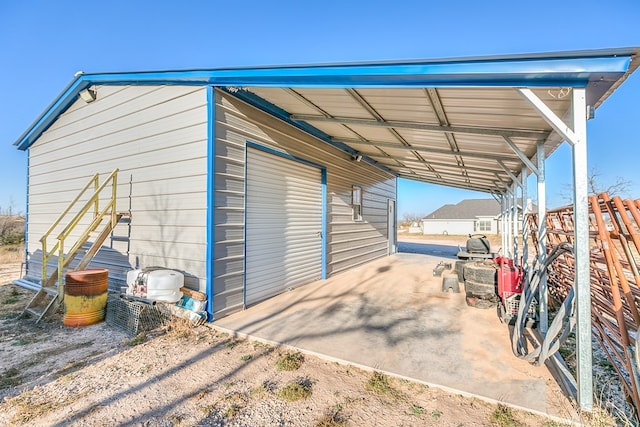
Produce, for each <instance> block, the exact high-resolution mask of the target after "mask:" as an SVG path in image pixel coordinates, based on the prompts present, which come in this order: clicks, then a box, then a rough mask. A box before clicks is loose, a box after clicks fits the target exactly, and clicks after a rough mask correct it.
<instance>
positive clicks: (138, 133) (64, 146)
mask: <svg viewBox="0 0 640 427" xmlns="http://www.w3.org/2000/svg"><path fill="white" fill-rule="evenodd" d="M97 95H98V97H97V99H96V101H94V102H92V103H90V104H86V103H85V102H83V101H81V100H78V101H76V102H75V103H74V104H73V105H72V106H71V107H70V108H69V109H68V110H67V111H66V112H65V113H63V114H62V115H61V116H60V117H59V118H58V120H56V122H55V123H53V125H52V126H51V127H50V128H49V129H48V130H47V131H46V132H44V133H43V135H42V136H41V137H40V138H39V139H38V140H37V141H36V142H35V144H34V145H33V146H32V147H31V148H30V149H29V193H28V194H29V235H28V242H27V245H28V246H27V247H28V251H29V253H30V254H32V256H31V261H30V263H29V270H28V273H29V275H31V276H35V277H39V276H40V271H41V253H40V248H41V246H40V242H39V241H38V240H39V239H40V237H41V236H42V235H43V233H44V232H45V231H46V229H47V228H48V227H49V226H50V224H51V223H53V221H54V220H55V218H56V217H57V216H58V215H59V214H60V212H61V211H62V210H63V209H64V208H65V207H66V205H67V204H68V203H69V202H70V201H71V200H73V198H74V197H75V196H76V195H77V193H78V191H79V190H80V189H81V188H82V187H83V186H84V184H85V183H86V182H87V180H88V179H89V178H90V177H91V176H92V175H94V174H95V173H100V174H101V176H102V177H103V178H104V177H106V176H107V175H108V174H109V173H110V172H111V171H112V170H113V169H115V168H119V169H120V173H119V176H118V178H119V180H118V194H117V197H118V199H117V205H118V206H117V210H118V211H127V210H129V207H130V208H131V213H132V218H131V239H130V245H131V250H130V253H129V256H127V253H126V250H127V245H126V242H113V249H107V248H104V249H103V250H101V251H100V252H99V254H98V256H97V257H96V259H95V260H94V262H92V264H91V265H90V266H91V267H99V266H104V267H106V268H109V270H110V278H111V280H112V285H117V284H118V283H122V282H123V280H124V273H125V272H126V270H127V269H129V268H131V267H134V266H135V265H136V264H139V265H140V266H142V267H147V266H154V265H162V266H167V267H170V268H177V269H180V270H183V271H185V272H186V273H187V278H188V280H187V282H188V283H189V284H190V285H192V286H194V287H195V286H197V287H198V288H199V289H200V290H205V289H206V286H205V282H206V276H205V271H206V263H205V261H206V243H207V242H206V209H207V205H206V203H207V202H206V200H207V197H206V192H207V144H206V141H207V108H206V91H205V89H204V88H194V87H178V86H101V87H98V88H97ZM130 193H131V198H129V194H130ZM130 203H131V206H129V204H130ZM127 231H128V230H127V226H126V224H120V225H118V229H117V230H116V232H115V234H116V235H126V234H127ZM76 235H77V233H76ZM106 244H107V245H108V244H109V241H108V240H107V243H106Z"/></svg>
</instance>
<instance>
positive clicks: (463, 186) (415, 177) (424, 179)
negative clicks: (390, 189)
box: [399, 174, 500, 194]
mask: <svg viewBox="0 0 640 427" xmlns="http://www.w3.org/2000/svg"><path fill="white" fill-rule="evenodd" d="M399 177H400V178H406V179H411V180H414V181H422V182H426V183H428V184H436V185H443V186H447V187H455V188H461V189H464V190H475V191H480V192H482V193H489V194H499V193H500V192H499V191H498V189H496V188H491V187H482V186H478V185H473V184H467V183H461V184H459V183H455V182H449V181H443V180H436V179H433V178H429V177H424V176H419V175H410V174H400V175H399Z"/></svg>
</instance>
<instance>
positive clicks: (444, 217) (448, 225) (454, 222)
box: [422, 199, 500, 234]
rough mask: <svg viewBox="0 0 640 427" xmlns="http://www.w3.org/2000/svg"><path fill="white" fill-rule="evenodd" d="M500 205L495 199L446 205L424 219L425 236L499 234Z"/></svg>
mask: <svg viewBox="0 0 640 427" xmlns="http://www.w3.org/2000/svg"><path fill="white" fill-rule="evenodd" d="M499 220H500V203H498V201H496V200H495V199H467V200H463V201H461V202H460V203H458V204H455V205H451V204H447V205H444V206H442V207H440V208H438V209H436V210H435V211H433V212H431V213H430V214H429V215H427V216H425V217H424V218H423V219H422V230H423V233H424V234H470V233H471V234H473V233H483V234H497V233H498V232H499V230H500V228H499Z"/></svg>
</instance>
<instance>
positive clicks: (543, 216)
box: [536, 141, 549, 334]
mask: <svg viewBox="0 0 640 427" xmlns="http://www.w3.org/2000/svg"><path fill="white" fill-rule="evenodd" d="M544 154H545V153H544V141H538V146H537V151H536V160H537V163H538V174H537V178H538V187H537V192H538V265H539V266H542V265H543V264H544V262H545V261H546V260H547V185H546V183H545V178H544V174H545V171H544V168H545V164H544ZM540 273H541V277H540V287H539V288H538V290H539V293H538V299H539V301H540V308H539V311H538V314H539V317H540V332H541V333H542V334H546V333H547V330H548V329H549V312H548V309H547V302H548V301H549V295H548V292H547V270H546V269H542V270H541V271H540Z"/></svg>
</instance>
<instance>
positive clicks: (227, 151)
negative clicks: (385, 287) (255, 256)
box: [213, 91, 396, 317]
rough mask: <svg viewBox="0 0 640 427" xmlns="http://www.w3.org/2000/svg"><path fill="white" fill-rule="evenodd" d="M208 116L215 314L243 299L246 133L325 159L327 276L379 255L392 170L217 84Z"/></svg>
mask: <svg viewBox="0 0 640 427" xmlns="http://www.w3.org/2000/svg"><path fill="white" fill-rule="evenodd" d="M215 117H216V129H215V132H216V141H215V143H216V148H215V149H216V159H215V175H216V176H215V188H216V196H215V200H216V202H215V248H214V268H213V271H214V278H215V281H214V283H215V290H214V313H215V316H216V317H221V316H224V315H227V314H229V313H231V312H234V311H238V310H241V309H242V306H243V282H244V281H243V279H244V256H243V248H244V240H243V236H244V209H243V208H242V207H239V206H241V204H240V201H242V200H243V199H244V189H245V182H244V176H245V172H244V167H245V150H246V143H247V141H251V142H254V143H256V144H259V145H263V146H265V147H270V148H273V149H275V150H278V151H282V152H285V153H287V154H289V155H291V156H294V157H297V158H302V159H306V160H310V161H312V162H314V163H316V164H319V165H322V166H324V167H326V171H327V172H326V173H327V206H326V211H327V224H326V227H327V236H326V239H327V254H326V261H327V266H326V271H327V276H331V275H332V274H335V273H337V272H339V271H343V270H346V269H348V268H351V267H354V266H357V265H360V264H363V263H365V262H368V261H371V260H374V259H376V258H379V257H382V256H385V255H387V253H388V240H387V234H388V227H387V225H388V224H387V199H393V200H395V199H396V193H395V191H396V183H395V177H394V176H392V175H391V174H388V173H385V172H383V171H381V170H379V169H377V168H375V167H373V166H370V165H367V164H365V163H364V162H360V163H357V162H354V161H353V160H352V159H351V156H349V155H347V154H345V153H343V152H341V151H339V150H337V149H334V148H333V147H330V146H329V145H328V144H326V143H324V142H322V141H319V140H317V139H315V138H313V137H311V136H310V135H308V134H307V133H304V132H302V131H300V130H299V129H296V128H294V127H293V126H291V125H288V124H286V123H284V122H282V121H280V120H278V119H276V118H274V117H272V116H270V115H268V114H266V113H264V112H262V111H260V110H258V109H256V108H253V107H251V106H249V105H247V104H246V103H244V102H242V101H240V100H238V99H237V98H235V97H233V96H232V95H229V94H226V93H224V92H220V91H218V92H216V111H215ZM353 185H358V186H361V187H362V190H363V205H362V212H363V217H364V221H362V222H354V221H353V219H352V212H351V187H352V186H353ZM232 200H233V201H234V202H233V203H234V204H233V207H229V205H230V203H231V201H232Z"/></svg>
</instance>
